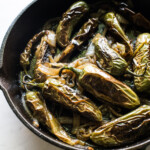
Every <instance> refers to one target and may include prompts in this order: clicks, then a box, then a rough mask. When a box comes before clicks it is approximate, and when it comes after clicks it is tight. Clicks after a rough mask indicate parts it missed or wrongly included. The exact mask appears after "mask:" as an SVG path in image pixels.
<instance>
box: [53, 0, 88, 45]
mask: <svg viewBox="0 0 150 150" xmlns="http://www.w3.org/2000/svg"><path fill="white" fill-rule="evenodd" d="M88 10H89V8H88V5H87V4H86V3H85V2H84V1H78V2H75V3H74V4H73V5H72V6H71V7H70V8H69V9H68V10H67V11H66V12H65V13H64V14H63V17H62V20H61V21H60V23H59V25H58V27H57V31H56V34H57V42H58V44H59V45H60V46H61V47H66V46H67V45H68V44H69V39H70V36H71V33H72V30H73V28H74V27H75V25H76V24H77V23H78V22H79V20H80V19H81V18H82V17H83V16H84V15H85V14H86V13H87V12H88Z"/></svg>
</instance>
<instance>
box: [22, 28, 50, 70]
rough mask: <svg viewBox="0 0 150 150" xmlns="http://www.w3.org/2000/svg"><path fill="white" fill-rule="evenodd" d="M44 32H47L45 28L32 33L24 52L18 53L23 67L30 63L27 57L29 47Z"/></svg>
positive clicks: (29, 51) (28, 55) (29, 52)
mask: <svg viewBox="0 0 150 150" xmlns="http://www.w3.org/2000/svg"><path fill="white" fill-rule="evenodd" d="M45 34H47V30H43V31H41V32H40V33H38V34H36V35H34V36H33V38H32V39H31V40H30V41H29V42H28V43H27V46H26V48H25V49H24V52H23V53H21V55H20V64H21V66H22V67H23V68H26V67H27V66H28V65H29V64H30V62H29V58H30V55H31V48H32V46H33V43H35V42H37V41H38V40H39V39H40V38H41V37H42V36H43V35H45Z"/></svg>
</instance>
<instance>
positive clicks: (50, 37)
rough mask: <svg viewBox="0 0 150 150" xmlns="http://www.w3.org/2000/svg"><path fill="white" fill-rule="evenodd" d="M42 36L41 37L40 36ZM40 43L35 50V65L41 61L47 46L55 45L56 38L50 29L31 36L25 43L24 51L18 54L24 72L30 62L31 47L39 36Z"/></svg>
mask: <svg viewBox="0 0 150 150" xmlns="http://www.w3.org/2000/svg"><path fill="white" fill-rule="evenodd" d="M42 36H43V37H42ZM41 37H42V39H41V43H40V45H39V46H38V47H37V50H36V52H35V59H36V66H37V65H38V64H40V63H41V62H42V59H43V57H44V54H45V52H46V50H47V47H48V46H49V47H55V46H56V38H55V33H54V32H53V31H50V30H43V31H42V32H40V33H38V34H36V35H34V36H33V38H32V39H31V40H30V41H29V42H28V43H27V46H26V48H25V49H24V52H23V53H22V54H21V55H20V64H21V66H22V67H23V69H24V71H25V72H26V71H27V70H26V69H27V68H26V67H27V66H28V65H29V64H30V56H31V49H32V46H33V44H34V43H35V42H37V41H38V40H39V39H40V38H41Z"/></svg>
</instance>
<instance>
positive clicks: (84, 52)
mask: <svg viewBox="0 0 150 150" xmlns="http://www.w3.org/2000/svg"><path fill="white" fill-rule="evenodd" d="M131 3H132V2H131V1H130V3H128V1H127V3H125V2H120V1H115V0H109V1H107V0H106V1H103V0H101V1H98V2H96V3H94V4H93V3H91V4H87V3H86V2H85V1H77V2H75V3H73V4H72V5H71V6H70V7H69V8H68V10H66V12H64V13H63V15H62V16H61V18H56V19H50V20H48V21H47V22H46V23H45V24H44V25H43V30H42V31H41V32H39V33H37V34H35V35H34V36H33V37H32V38H31V39H30V40H29V42H28V43H27V45H26V47H25V49H24V51H23V52H22V53H21V55H20V65H21V67H22V70H21V71H20V77H19V81H20V88H21V91H22V94H23V95H25V96H24V100H25V103H26V106H27V108H28V109H29V111H30V115H31V116H32V119H33V125H34V126H35V127H37V128H39V127H40V126H42V128H46V129H47V132H50V134H53V135H55V136H56V137H57V138H58V139H59V140H60V141H63V142H64V143H67V144H69V145H72V146H77V147H78V148H79V149H80V148H85V149H88V150H94V149H95V150H96V149H98V147H99V145H100V146H101V147H105V148H108V147H109V148H114V147H119V146H124V145H128V144H130V143H134V142H137V141H138V140H140V139H142V138H144V137H146V136H149V134H148V133H149V131H150V105H149V104H150V103H149V101H150V99H149V97H150V33H149V31H150V21H149V20H148V19H147V18H145V17H144V16H143V15H142V14H141V13H139V12H134V11H133V10H132V9H131V8H132V6H133V5H131ZM143 99H144V100H143Z"/></svg>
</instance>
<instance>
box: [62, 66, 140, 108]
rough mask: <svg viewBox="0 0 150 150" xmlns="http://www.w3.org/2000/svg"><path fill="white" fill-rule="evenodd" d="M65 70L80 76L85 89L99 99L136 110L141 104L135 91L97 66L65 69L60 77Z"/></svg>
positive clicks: (79, 79) (79, 78)
mask: <svg viewBox="0 0 150 150" xmlns="http://www.w3.org/2000/svg"><path fill="white" fill-rule="evenodd" d="M64 69H70V70H72V71H74V72H75V73H76V74H77V75H78V81H79V83H80V84H81V85H82V86H83V88H85V89H86V90H87V91H88V92H89V93H91V94H93V95H94V96H95V97H96V98H97V99H100V100H101V99H103V100H106V101H108V102H110V103H113V104H116V105H119V106H122V107H125V108H129V109H133V108H136V107H137V106H138V105H139V104H140V101H139V98H138V96H137V95H136V93H135V92H134V91H132V90H131V89H130V88H129V87H128V86H127V85H125V84H123V83H122V82H120V81H119V80H117V79H115V78H114V77H112V76H111V75H109V74H108V73H106V72H104V71H102V70H101V69H99V68H98V67H97V66H95V65H92V64H88V65H85V66H84V67H83V69H82V70H81V69H76V68H73V67H64V68H62V69H61V70H60V75H61V72H62V71H63V70H64Z"/></svg>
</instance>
